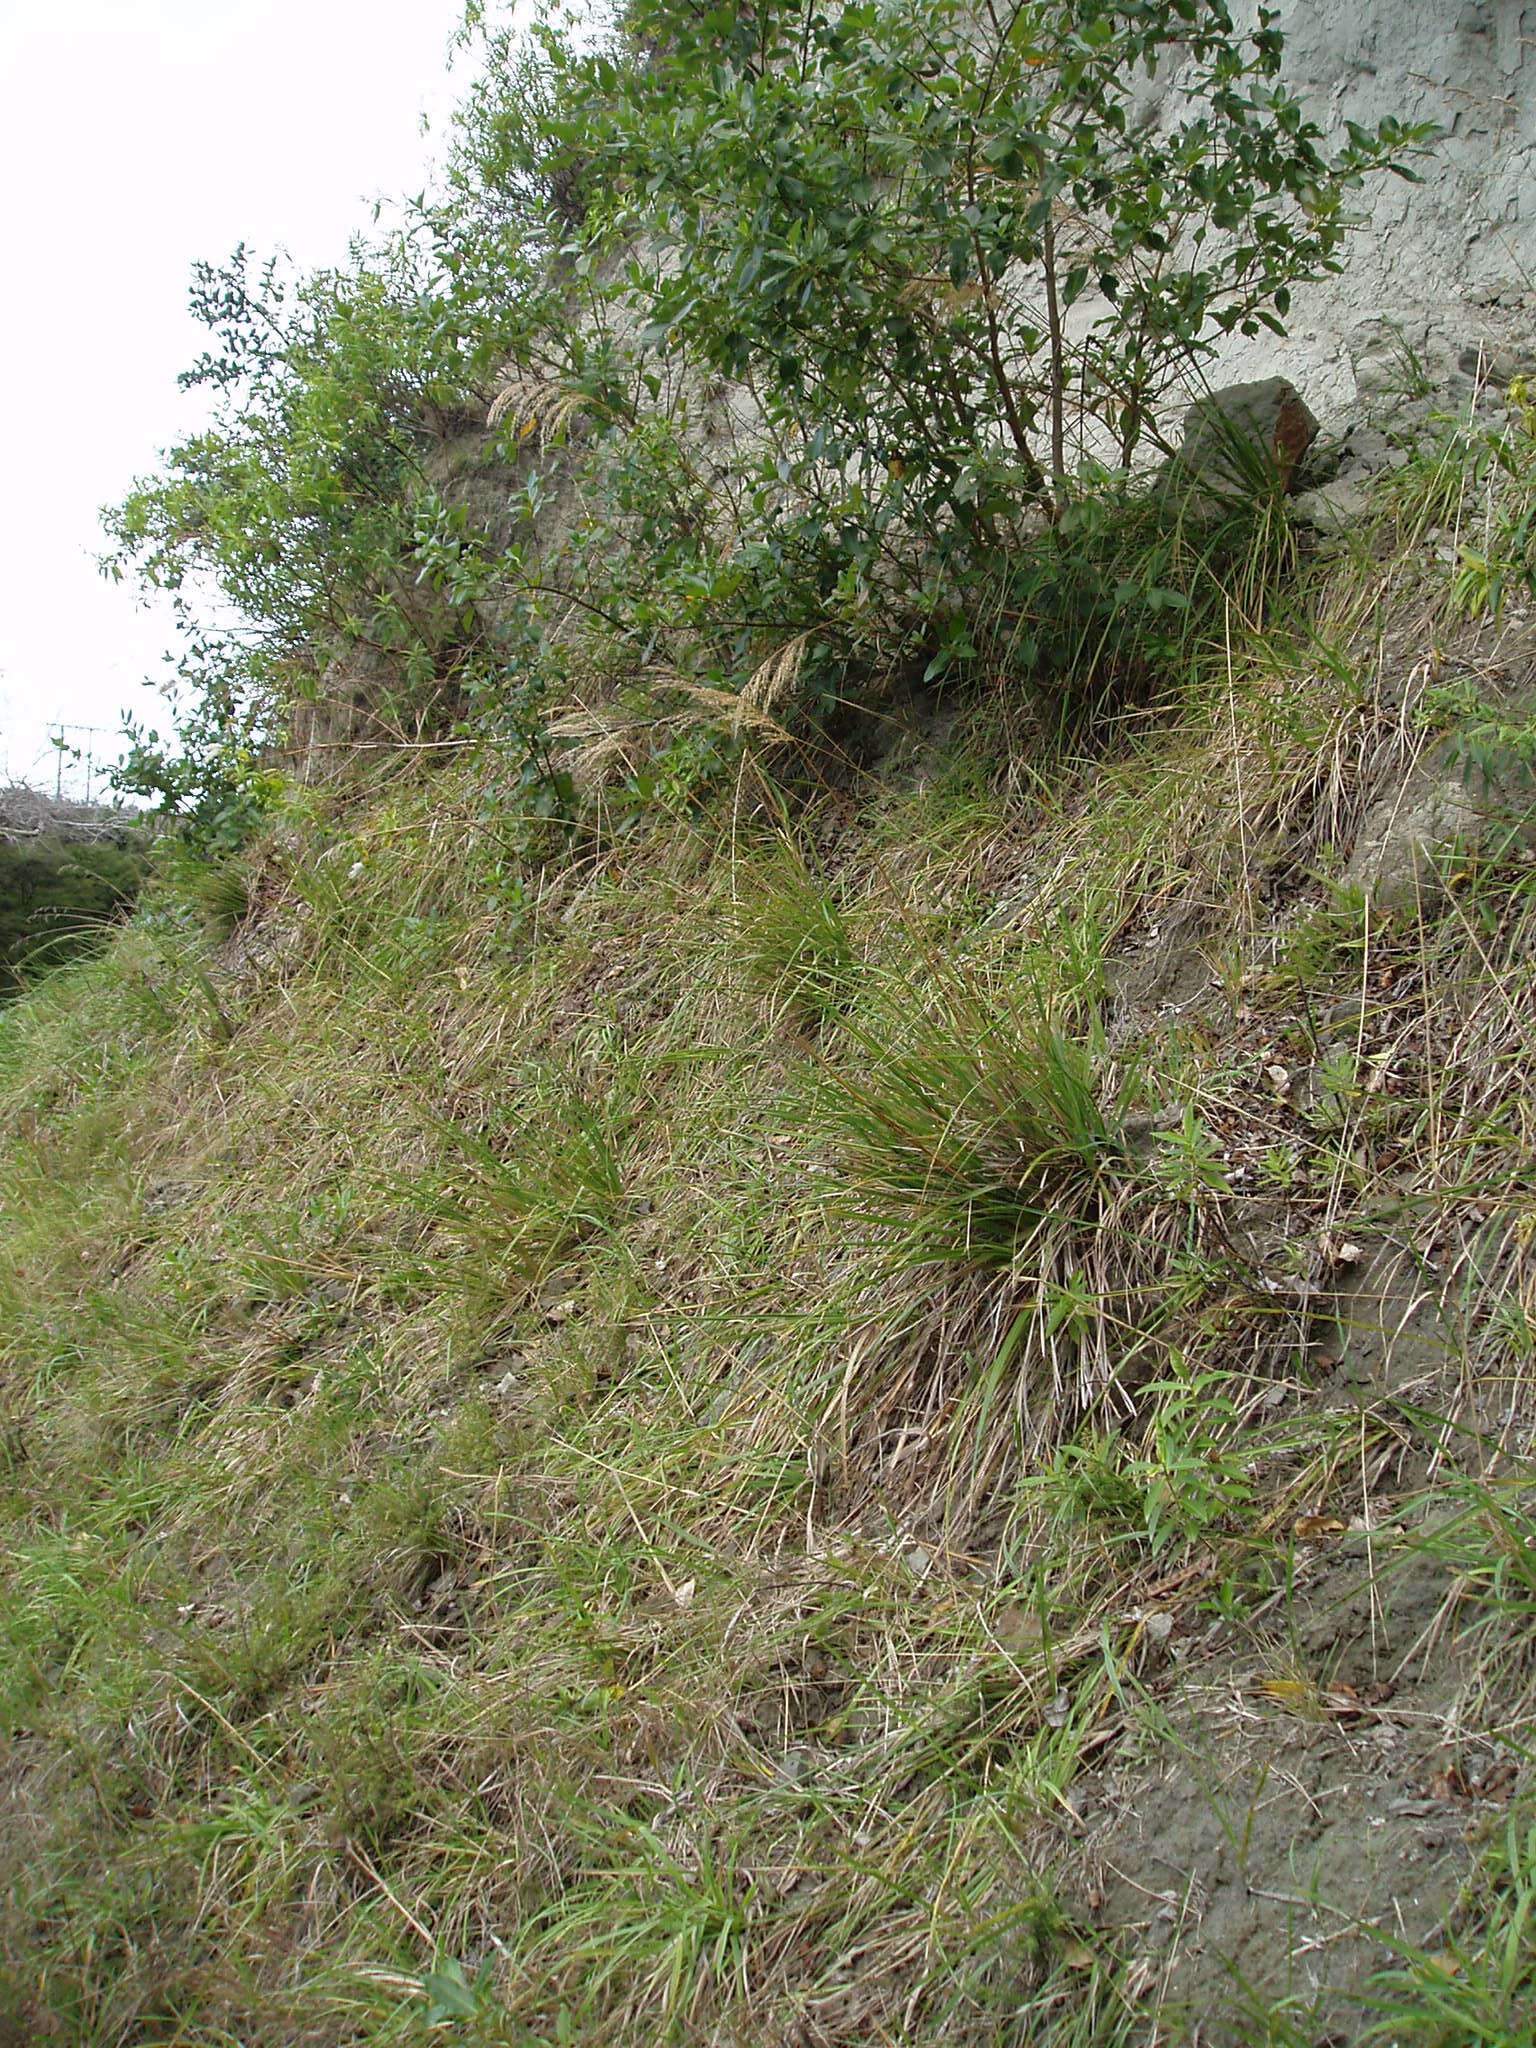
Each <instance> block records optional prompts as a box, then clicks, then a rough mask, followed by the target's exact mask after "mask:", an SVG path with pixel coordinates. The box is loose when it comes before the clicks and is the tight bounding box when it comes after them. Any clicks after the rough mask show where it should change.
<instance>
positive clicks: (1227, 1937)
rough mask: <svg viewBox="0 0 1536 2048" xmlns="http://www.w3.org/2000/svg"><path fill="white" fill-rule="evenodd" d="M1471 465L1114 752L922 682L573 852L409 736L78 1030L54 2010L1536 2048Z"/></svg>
mask: <svg viewBox="0 0 1536 2048" xmlns="http://www.w3.org/2000/svg"><path fill="white" fill-rule="evenodd" d="M1445 474H1446V473H1445V469H1444V457H1443V451H1436V450H1434V449H1431V450H1430V451H1429V452H1428V453H1426V454H1425V455H1423V456H1421V457H1419V458H1416V459H1415V462H1414V463H1413V464H1412V465H1410V468H1409V470H1408V472H1406V474H1405V476H1404V477H1401V478H1400V479H1399V482H1398V485H1397V495H1396V497H1395V499H1394V500H1393V501H1392V502H1391V503H1390V504H1388V503H1387V502H1386V501H1382V502H1381V504H1380V505H1379V508H1378V515H1377V517H1378V521H1379V523H1378V525H1377V527H1376V528H1375V530H1374V532H1373V533H1369V534H1363V535H1362V536H1361V543H1360V547H1359V549H1358V550H1357V551H1356V553H1354V554H1352V555H1349V556H1346V557H1336V558H1334V559H1333V560H1332V561H1331V562H1323V563H1313V564H1309V565H1304V566H1303V568H1302V570H1301V571H1300V577H1301V580H1300V582H1299V584H1298V583H1295V582H1294V581H1293V582H1292V583H1291V584H1290V585H1289V586H1288V587H1287V588H1286V589H1285V590H1284V591H1283V592H1282V591H1280V590H1279V589H1278V587H1277V588H1275V589H1273V590H1272V591H1271V594H1270V596H1269V598H1268V600H1267V612H1266V615H1265V616H1264V618H1263V620H1262V629H1261V622H1260V620H1259V618H1258V617H1257V616H1256V615H1248V616H1245V614H1244V613H1243V611H1242V610H1241V608H1240V607H1238V606H1236V605H1234V606H1232V607H1231V608H1229V610H1228V612H1227V614H1226V631H1225V632H1224V633H1223V634H1222V635H1221V636H1220V637H1219V638H1218V639H1217V640H1215V641H1212V642H1209V643H1207V644H1203V645H1202V646H1201V647H1200V648H1199V649H1197V650H1194V652H1193V653H1192V657H1191V661H1190V664H1189V667H1188V669H1187V672H1186V673H1185V675H1184V677H1183V680H1182V682H1181V683H1180V684H1179V685H1178V686H1177V687H1173V688H1169V689H1167V690H1165V692H1164V694H1163V695H1162V697H1161V698H1160V699H1159V700H1158V701H1156V702H1153V703H1145V704H1142V705H1140V706H1136V707H1132V708H1130V709H1127V710H1124V711H1122V712H1121V713H1119V714H1118V715H1116V716H1114V717H1112V718H1110V719H1109V720H1108V722H1107V723H1106V724H1105V726H1104V727H1103V729H1102V731H1101V732H1100V734H1099V735H1098V737H1097V738H1096V740H1095V742H1094V745H1093V746H1092V748H1091V749H1090V750H1089V751H1087V752H1086V753H1084V754H1082V755H1081V756H1079V757H1077V758H1057V759H1055V760H1054V761H1053V760H1052V759H1051V757H1050V756H1049V754H1048V752H1045V751H1043V741H1042V736H1041V734H1040V732H1039V731H1038V729H1037V728H1036V727H1035V726H1034V725H1033V724H1032V723H1031V722H1030V721H1029V720H1028V719H1027V718H1026V717H1025V715H1024V714H1023V713H1022V712H1021V710H1020V708H1019V706H1018V705H1017V704H1016V703H1014V702H1013V701H1011V699H1010V697H1009V696H1008V694H1006V693H1005V692H998V693H993V694H989V693H987V692H986V691H985V690H973V691H971V692H969V693H967V694H964V695H961V696H959V697H954V696H951V697H950V698H948V699H946V700H945V701H943V702H942V703H940V704H939V705H938V706H936V707H935V706H934V705H933V704H932V703H930V702H929V701H928V700H926V699H925V698H923V697H922V696H921V695H920V696H919V697H918V698H917V699H915V700H914V702H913V704H912V706H911V707H910V709H909V711H908V712H907V713H906V714H905V721H904V723H901V722H898V728H897V729H895V730H891V729H889V728H888V729H887V732H886V737H885V739H884V741H883V742H882V743H881V745H880V746H879V747H877V748H874V749H873V750H872V751H873V752H876V753H879V754H880V758H879V760H878V761H877V762H876V763H875V764H874V765H873V766H866V767H865V768H863V769H857V768H855V767H853V766H852V765H850V764H847V763H844V764H841V765H839V764H838V763H836V762H835V761H833V760H832V759H831V758H830V757H829V756H827V755H826V754H825V753H823V754H820V755H818V756H814V757H806V758H805V759H803V760H802V761H801V763H800V765H799V766H798V767H796V766H794V764H793V761H792V759H787V758H786V757H785V756H784V754H783V753H782V752H779V753H775V752H773V751H772V750H771V749H770V750H769V751H766V752H756V751H754V750H753V749H751V748H749V749H748V751H747V753H746V754H744V755H743V757H742V760H741V763H740V769H739V774H738V776H737V779H736V781H735V784H734V786H733V787H731V788H729V789H728V790H727V791H726V792H725V793H724V795H723V796H722V797H721V798H720V800H719V801H718V803H717V804H715V805H714V807H713V808H710V809H707V810H706V811H704V812H702V813H696V812H692V811H690V810H688V809H687V808H686V807H685V808H683V809H681V810H680V811H679V812H677V813H676V814H669V813H668V812H667V810H666V809H665V808H664V807H663V806H662V805H661V804H660V803H659V802H658V803H657V805H656V806H655V807H654V808H653V809H652V810H651V812H650V813H649V814H645V813H642V814H641V815H640V816H639V818H638V821H636V820H635V819H634V814H633V813H631V814H630V815H631V821H630V822H629V823H628V824H627V826H626V828H625V829H624V830H623V831H622V832H620V833H618V834H617V835H616V836H615V835H614V834H613V833H611V832H610V833H606V834H605V833H603V832H602V831H601V830H600V829H599V827H598V826H594V827H593V828H592V829H591V830H589V831H588V833H587V834H586V836H585V837H584V838H583V839H582V840H581V841H580V842H579V843H578V844H577V845H576V846H575V847H574V848H570V849H567V848H565V847H564V846H563V845H562V842H561V839H560V836H559V834H558V832H557V831H555V830H554V828H552V827H550V826H549V825H548V824H547V823H543V822H541V821H539V820H537V819H535V820H531V821H521V820H518V819H517V818H515V817H513V816H511V815H509V813H508V811H507V809H506V807H505V804H504V802H503V801H502V800H501V799H500V798H499V797H498V796H497V794H496V792H497V791H498V789H499V787H500V784H499V781H498V770H497V765H496V761H495V759H494V756H493V755H490V756H477V757H474V758H470V757H469V756H463V755H460V754H458V753H455V752H452V751H450V753H449V755H448V756H447V758H448V760H449V762H450V764H452V765H450V766H448V767H446V768H434V767H431V766H427V765H424V763H430V762H431V761H432V760H433V758H434V757H433V755H432V754H431V753H430V752H428V753H427V754H425V755H423V754H421V753H415V754H409V755H406V756H404V757H402V758H400V759H399V760H397V761H396V762H394V763H393V764H392V765H390V766H388V767H387V768H382V769H381V768H380V767H378V766H377V765H375V766H374V767H373V768H372V769H371V770H370V775H369V778H368V780H367V782H366V783H364V784H362V785H361V786H349V785H347V784H345V783H343V784H341V785H339V786H337V787H335V788H333V789H330V790H327V791H319V790H316V791H310V792H307V793H306V792H302V791H301V792H294V793H291V794H290V797H289V800H288V804H287V808H286V809H285V810H284V812H283V813H282V815H281V817H280V818H279V820H278V821H277V822H276V823H275V825H274V826H273V827H272V829H271V830H270V832H269V834H268V836H267V837H266V839H265V840H264V841H263V843H262V844H261V846H260V847H259V848H258V849H257V850H256V851H254V852H253V853H252V854H251V855H250V856H248V857H247V861H246V874H247V879H248V900H249V903H250V906H251V907H250V910H249V913H248V915H247V916H246V917H245V918H244V919H243V921H242V922H241V923H240V924H239V926H238V928H237V929H236V930H235V931H234V933H233V935H232V936H229V937H227V938H225V939H222V940H217V939H215V938H210V937H209V936H207V935H206V934H205V932H204V930H203V928H202V926H201V925H200V923H199V922H198V921H197V920H196V919H195V918H193V917H191V916H190V915H189V914H187V913H186V912H184V911H181V910H178V909H177V907H176V897H175V894H174V892H167V893H164V894H162V897H161V899H160V902H159V907H158V908H157V909H155V910H152V911H149V912H146V913H143V914H141V917H140V919H139V922H138V924H137V926H136V927H135V928H134V929H133V931H132V932H131V933H130V934H128V935H127V936H125V937H124V938H123V940H122V941H121V942H120V943H119V944H118V945H117V947H116V948H115V950H114V951H113V953H112V955H111V956H110V958H109V959H107V960H106V961H104V962H101V963H97V964H93V965H90V966H87V967H83V968H79V969H75V970H71V971H70V972H69V973H67V974H65V975H61V976H60V977H57V978H56V979H55V980H54V981H53V982H52V983H51V984H50V985H49V986H47V987H45V988H42V989H39V990H37V991H34V992H33V993H32V994H31V995H29V996H28V997H27V998H26V999H25V1000H24V1002H23V1003H22V1004H21V1005H19V1006H18V1007H17V1008H16V1010H15V1011H14V1012H13V1013H12V1014H11V1015H9V1016H8V1017H7V1019H6V1020H5V1025H4V1041H3V1060H4V1075H3V1089H4V1095H3V1100H4V1109H5V1131H6V1148H7V1149H6V1161H5V1180H4V1185H5V1187H6V1191H7V1192H6V1203H5V1211H4V1217H3V1224H0V1300H3V1307H4V1317H3V1338H0V1372H3V1377H4V1412H5V1416H6V1425H5V1465H4V1492H3V1507H0V1514H3V1531H4V1533H3V1542H0V1556H3V1573H4V1586H5V1606H4V1616H5V1620H4V1626H5V1634H6V1658H5V1671H4V1678H3V1686H4V1691H3V1695H0V1697H3V1702H4V1705H3V1711H0V1744H3V1749H0V1757H3V1762H0V1771H3V1781H0V1782H3V1802H0V1871H3V1873H4V1876H3V1880H0V1882H3V1887H4V1889H3V1893H0V1944H3V1947H0V1955H3V1958H4V1961H3V1965H0V1970H3V1975H0V1982H3V1983H4V1985H5V1987H6V1998H7V2000H8V2003H7V2004H6V2005H5V2006H4V2007H3V2008H0V2010H3V2011H4V2012H5V2014H6V2021H5V2024H6V2025H7V2026H8V2028H9V2037H10V2038H14V2039H16V2040H18V2041H21V2040H28V2041H30V2040H38V2039H49V2038H53V2039H60V2040H72V2041H73V2040H79V2041H90V2042H101V2043H107V2042H114V2043H116V2042H150V2041H154V2042H171V2041H175V2042H185V2043H193V2042H196V2043H200V2044H201V2043H214V2042H234V2041H241V2042H250V2041H257V2040H259V2041H262V2042H271V2043H277V2042H301V2041H302V2042H314V2043H320V2042H325V2043H331V2042H341V2041H348V2042H352V2041H355V2042H363V2041H380V2042H382V2041H403V2040H413V2039H417V2038H423V2037H425V2036H426V2035H427V2034H429V2033H432V2034H434V2036H435V2034H436V2033H438V2032H441V2033H443V2034H446V2035H447V2036H448V2037H449V2038H458V2039H464V2040H478V2041H487V2042H490V2041H516V2042H529V2043H531V2042H567V2041H580V2042H602V2041H612V2042H625V2043H632V2042H641V2041H657V2042H660V2041H697V2042H716V2043H722V2044H723V2043H734V2042H744V2043H745V2042H778V2041H783V2042H801V2043H807V2044H810V2043H815V2044H832V2043H850V2044H851V2043H853V2042H865V2041H870V2040H887V2041H893V2042H895V2041H900V2042H903V2043H922V2042H938V2041H940V2040H943V2041H945V2042H957V2041H970V2042H976V2043H978V2044H980V2043H989V2044H990V2043H996V2042H1001V2041H1017V2042H1021V2043H1022V2042H1026V2041H1027V2042H1030V2043H1041V2042H1059V2043H1066V2042H1073V2043H1077V2044H1087V2043H1107V2042H1111V2041H1122V2040H1152V2039H1157V2040H1186V2041H1189V2042H1191V2043H1193V2042H1195V2041H1199V2042H1201V2043H1204V2044H1207V2048H1209V2044H1211V2043H1213V2042H1216V2041H1226V2042H1244V2043H1257V2042H1260V2041H1287V2042H1294V2041H1307V2042H1319V2043H1320V2042H1322V2041H1324V2040H1328V2041H1338V2040H1343V2039H1350V2040H1353V2039H1362V2038H1380V2039H1382V2040H1393V2041H1398V2042H1410V2041H1411V2042H1426V2043H1427V2042H1450V2041H1453V2040H1454V2041H1456V2042H1465V2041H1473V2040H1476V2041H1480V2042H1488V2043H1492V2042H1503V2043H1513V2042H1516V2041H1520V2040H1525V2039H1528V2038H1529V2032H1530V2027H1531V2024H1532V2017H1533V2012H1536V2006H1533V1998H1532V1989H1533V1957H1532V1952H1531V1947H1530V1943H1529V1940H1528V1938H1527V1936H1526V1933H1525V1915H1526V1913H1527V1911H1528V1908H1529V1902H1530V1899H1531V1896H1532V1889H1533V1885H1536V1849H1533V1845H1536V1830H1533V1819H1532V1811H1533V1810H1532V1807H1531V1804H1530V1785H1529V1775H1528V1764H1527V1761H1526V1760H1527V1756H1528V1744H1529V1732H1528V1731H1529V1729H1530V1725H1531V1717H1532V1712H1533V1692H1532V1671H1531V1665H1530V1658H1529V1624H1530V1616H1531V1612H1532V1603H1533V1599H1536V1576H1533V1570H1532V1566H1531V1562H1530V1559H1531V1555H1532V1549H1533V1546H1536V1520H1533V1516H1536V1501H1533V1495H1532V1479H1531V1463H1530V1453H1531V1422H1532V1408H1531V1393H1532V1390H1531V1385H1530V1359H1531V1355H1532V1328H1533V1323H1532V1315H1533V1309H1532V1296H1531V1286H1532V1274H1531V1268H1530V1257H1531V1242H1532V1230H1531V1225H1532V1214H1531V1189H1532V1187H1533V1186H1536V1171H1533V1164H1536V1162H1533V1159H1532V1148H1533V1134H1532V1129H1531V1122H1530V1114H1529V1102H1530V1085H1531V1068H1532V1052H1533V1048H1532V1043H1531V1019H1532V1016H1533V1014H1536V1005H1533V1001H1532V998H1533V994H1536V989H1533V959H1536V952H1533V941H1536V898H1533V895H1532V877H1533V873H1536V870H1533V868H1532V865H1531V855H1530V844H1529V796H1528V791H1527V788H1526V785H1525V782H1524V780H1523V777H1524V776H1525V775H1526V774H1527V773H1528V770H1529V766H1530V763H1531V761H1532V759H1533V755H1536V740H1533V726H1532V723H1531V719H1532V709H1533V706H1532V681H1533V678H1532V669H1531V648H1530V642H1529V637H1528V624H1527V621H1526V619H1525V618H1524V617H1523V616H1522V615H1519V614H1518V613H1517V611H1516V610H1514V609H1510V610H1507V611H1506V612H1505V614H1504V616H1503V619H1502V622H1501V623H1499V624H1497V625H1496V624H1494V623H1493V622H1492V621H1490V620H1487V619H1485V620H1484V621H1483V622H1482V623H1481V624H1477V623H1468V622H1466V621H1465V620H1464V619H1462V618H1458V616H1457V614H1456V612H1455V611H1454V609H1453V608H1452V607H1451V605H1450V603H1449V601H1448V588H1449V578H1448V574H1447V571H1446V568H1445V566H1444V565H1443V564H1442V563H1441V562H1440V561H1438V560H1437V559H1436V557H1435V554H1434V545H1433V543H1430V544H1429V545H1428V547H1427V548H1423V547H1419V546H1416V545H1415V536H1416V535H1419V534H1421V533H1422V530H1423V528H1424V526H1425V524H1426V520H1427V518H1428V516H1429V514H1430V513H1431V512H1433V511H1434V510H1435V508H1436V507H1443V505H1444V502H1445V499H1444V487H1445ZM1437 493H1438V495H1437ZM791 783H792V784H793V785H794V787H795V791H796V796H795V803H794V807H793V809H791V808H790V807H789V806H788V805H787V803H786V800H785V798H784V795H783V793H782V792H783V790H784V789H785V788H786V787H787V786H789V785H790V784H791ZM600 816H601V814H599V819H600Z"/></svg>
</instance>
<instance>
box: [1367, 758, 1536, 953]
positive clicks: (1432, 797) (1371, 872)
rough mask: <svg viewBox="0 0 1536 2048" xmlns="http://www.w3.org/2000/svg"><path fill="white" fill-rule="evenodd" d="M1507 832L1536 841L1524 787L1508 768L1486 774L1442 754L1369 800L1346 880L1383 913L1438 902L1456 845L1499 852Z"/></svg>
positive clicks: (1431, 908)
mask: <svg viewBox="0 0 1536 2048" xmlns="http://www.w3.org/2000/svg"><path fill="white" fill-rule="evenodd" d="M1511 838H1515V839H1518V840H1519V841H1520V842H1521V843H1522V844H1523V845H1525V846H1526V847H1530V846H1531V845H1532V844H1533V843H1536V814H1533V804H1532V795H1531V792H1530V790H1529V789H1524V790H1522V789H1520V788H1518V787H1516V786H1515V781H1514V777H1513V776H1512V775H1504V776H1496V777H1494V778H1493V779H1492V780H1491V781H1489V780H1487V779H1485V778H1483V777H1480V776H1479V775H1478V774H1477V773H1476V771H1475V770H1474V771H1473V773H1472V774H1471V776H1470V777H1468V776H1467V775H1466V774H1465V773H1464V772H1463V767H1462V766H1461V765H1460V764H1457V765H1450V764H1448V763H1446V762H1445V761H1444V760H1443V759H1442V760H1441V761H1439V762H1438V763H1436V764H1434V765H1433V766H1429V767H1425V768H1421V769H1419V770H1418V771H1417V772H1416V773H1415V774H1414V775H1412V776H1410V778H1409V780H1408V781H1407V782H1406V783H1405V784H1404V786H1403V787H1402V788H1401V789H1400V790H1398V791H1397V792H1396V794H1395V795H1392V796H1388V797H1384V798H1383V799H1382V800H1381V802H1380V803H1378V804H1374V805H1372V807H1371V809H1370V810H1369V811H1367V812H1366V814H1365V817H1364V818H1363V819H1362V821H1361V825H1360V832H1359V836H1358V837H1357V839H1356V841H1355V849H1354V852H1353V853H1352V854H1351V855H1350V857H1349V862H1348V865H1347V866H1346V867H1345V870H1344V879H1345V881H1346V882H1353V883H1354V884H1356V886H1357V887H1359V888H1362V889H1364V891H1365V892H1366V894H1367V895H1368V896H1369V898H1370V900H1371V902H1372V904H1373V905H1374V907H1375V908H1376V909H1377V910H1379V911H1381V912H1382V913H1383V914H1384V915H1391V914H1392V913H1394V912H1398V911H1407V912H1409V913H1412V912H1413V911H1414V910H1415V909H1416V908H1419V909H1422V910H1423V912H1424V913H1425V914H1426V915H1430V914H1432V913H1433V912H1435V911H1437V910H1439V909H1440V908H1442V906H1443V905H1444V903H1445V901H1446V898H1447V895H1448V893H1449V892H1448V888H1447V880H1448V877H1449V874H1450V872H1451V870H1452V868H1453V865H1454V862H1455V857H1456V855H1457V854H1458V853H1462V854H1468V855H1473V854H1477V853H1480V852H1481V853H1495V854H1497V853H1499V852H1502V851H1503V850H1504V849H1505V847H1506V846H1507V845H1508V843H1509V841H1510V840H1511Z"/></svg>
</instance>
